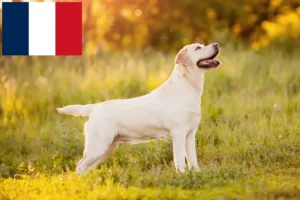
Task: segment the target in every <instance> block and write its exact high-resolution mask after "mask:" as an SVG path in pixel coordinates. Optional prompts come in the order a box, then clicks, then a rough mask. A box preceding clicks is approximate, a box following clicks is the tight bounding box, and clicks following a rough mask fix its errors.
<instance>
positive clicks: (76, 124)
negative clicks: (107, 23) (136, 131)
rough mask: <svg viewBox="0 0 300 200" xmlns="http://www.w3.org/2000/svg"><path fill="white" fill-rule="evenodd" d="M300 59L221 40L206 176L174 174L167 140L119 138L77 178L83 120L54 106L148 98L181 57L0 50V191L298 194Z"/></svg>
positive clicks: (13, 195)
mask: <svg viewBox="0 0 300 200" xmlns="http://www.w3.org/2000/svg"><path fill="white" fill-rule="evenodd" d="M298 55H299V54H298ZM298 55H297V54H296V53H295V54H285V53H283V52H281V51H278V50H274V49H266V50H264V51H261V52H257V53H255V52H253V51H251V50H245V49H234V48H232V47H230V46H228V47H225V48H223V50H222V52H221V54H220V56H219V57H218V58H219V59H220V60H222V62H223V65H222V66H221V67H220V68H218V69H217V70H214V71H210V72H207V73H206V77H205V78H206V79H205V89H204V94H203V96H202V121H201V125H200V127H199V130H198V133H197V141H196V142H197V154H198V162H199V167H200V168H201V172H199V173H195V172H186V173H185V174H178V173H176V172H175V169H174V166H173V158H172V144H171V141H154V142H149V143H143V144H138V145H131V144H122V145H120V147H119V148H118V149H117V150H116V151H115V152H114V154H113V155H112V156H111V157H110V158H109V159H108V160H107V161H106V162H105V163H104V164H102V165H101V166H99V167H98V169H97V170H94V171H90V172H89V173H87V174H85V175H84V176H82V177H79V176H77V175H76V174H75V172H74V170H75V166H76V162H77V161H78V160H79V159H80V158H81V156H82V151H83V139H84V137H83V134H82V132H83V124H84V121H85V120H87V119H86V118H76V117H72V116H65V115H59V114H57V113H56V110H55V108H56V107H60V106H64V105H67V104H75V103H76V104H77V103H80V104H85V103H95V102H99V101H104V100H108V99H115V98H130V97H135V96H139V95H143V94H146V93H147V92H149V91H151V90H152V89H154V88H156V87H157V86H159V85H160V84H161V83H162V82H163V81H164V80H166V79H167V78H168V76H169V75H170V73H171V71H172V68H173V63H174V56H175V53H172V54H171V53H170V54H169V55H165V54H162V53H134V54H130V53H128V52H124V53H114V54H107V55H102V56H99V57H88V58H86V59H85V60H83V61H82V60H80V58H71V57H70V58H66V59H64V58H59V57H55V58H47V57H46V58H40V57H31V58H30V59H31V60H29V59H28V58H27V59H25V58H18V59H15V58H10V59H9V60H7V58H6V60H4V58H0V62H1V63H2V64H3V65H2V67H1V68H0V131H1V134H0V199H300V167H299V166H300V67H299V63H300V57H299V56H298Z"/></svg>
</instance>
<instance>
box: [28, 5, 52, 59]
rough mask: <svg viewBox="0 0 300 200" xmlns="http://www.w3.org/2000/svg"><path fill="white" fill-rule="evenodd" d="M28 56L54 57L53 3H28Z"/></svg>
mask: <svg viewBox="0 0 300 200" xmlns="http://www.w3.org/2000/svg"><path fill="white" fill-rule="evenodd" d="M29 55H55V3H54V2H44V3H39V2H30V3H29Z"/></svg>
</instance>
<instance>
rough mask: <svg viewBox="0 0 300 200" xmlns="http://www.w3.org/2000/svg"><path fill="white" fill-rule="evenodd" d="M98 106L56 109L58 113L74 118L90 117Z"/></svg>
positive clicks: (88, 105) (72, 106) (89, 105)
mask: <svg viewBox="0 0 300 200" xmlns="http://www.w3.org/2000/svg"><path fill="white" fill-rule="evenodd" d="M95 105H97V104H87V105H69V106H65V107H63V108H56V110H57V112H58V113H60V114H67V115H73V116H84V117H85V116H89V115H90V113H91V112H92V110H93V108H94V107H95Z"/></svg>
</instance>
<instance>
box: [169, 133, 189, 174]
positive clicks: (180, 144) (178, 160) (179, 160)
mask: <svg viewBox="0 0 300 200" xmlns="http://www.w3.org/2000/svg"><path fill="white" fill-rule="evenodd" d="M171 135H172V142H173V157H174V164H175V168H176V170H177V171H178V172H184V167H185V140H186V134H185V132H182V131H180V130H174V131H171Z"/></svg>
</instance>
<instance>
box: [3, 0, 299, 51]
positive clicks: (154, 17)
mask: <svg viewBox="0 0 300 200" xmlns="http://www.w3.org/2000/svg"><path fill="white" fill-rule="evenodd" d="M14 1H21V0H14ZM48 1H49V0H48ZM64 1H65V0H64ZM72 1H74V0H72ZM82 2H83V42H84V52H85V53H86V54H88V55H93V54H97V53H101V52H103V51H105V52H110V51H118V50H123V49H126V50H136V49H138V50H140V49H144V50H151V49H160V50H162V51H170V50H174V51H175V50H178V49H179V48H180V47H182V46H183V45H186V44H188V43H192V42H195V41H196V42H201V43H207V42H209V41H218V42H219V43H221V44H223V45H224V43H227V42H230V43H231V44H236V45H237V44H244V45H246V46H251V47H252V48H253V49H254V50H258V49H261V48H263V47H268V46H270V45H273V44H274V45H276V46H279V47H282V48H286V49H295V48H294V47H297V46H298V45H299V39H300V1H299V0H225V1H224V0H207V1H204V0H197V1H196V0H163V1H162V0H85V1H82ZM1 21H2V20H1ZM0 32H1V31H0ZM240 41H242V43H241V42H240Z"/></svg>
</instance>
